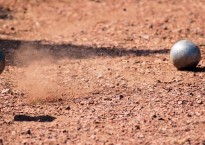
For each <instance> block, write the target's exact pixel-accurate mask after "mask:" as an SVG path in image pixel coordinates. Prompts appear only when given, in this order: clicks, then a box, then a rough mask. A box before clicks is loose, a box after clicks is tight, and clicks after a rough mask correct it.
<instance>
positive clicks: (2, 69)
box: [0, 51, 6, 74]
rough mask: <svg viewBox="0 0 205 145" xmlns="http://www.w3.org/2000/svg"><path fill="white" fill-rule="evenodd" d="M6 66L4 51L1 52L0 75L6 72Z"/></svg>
mask: <svg viewBox="0 0 205 145" xmlns="http://www.w3.org/2000/svg"><path fill="white" fill-rule="evenodd" d="M5 66H6V60H5V55H4V53H3V52H2V51H0V74H1V73H2V72H3V71H4V69H5Z"/></svg>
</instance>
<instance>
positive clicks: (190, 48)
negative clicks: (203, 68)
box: [170, 40, 201, 69]
mask: <svg viewBox="0 0 205 145" xmlns="http://www.w3.org/2000/svg"><path fill="white" fill-rule="evenodd" d="M170 58H171V61H172V63H173V65H174V66H175V67H176V68H177V69H191V68H195V67H196V66H197V64H198V63H199V61H200V59H201V52H200V49H199V47H198V46H197V45H196V44H194V43H193V42H191V41H188V40H181V41H178V42H177V43H175V44H174V45H173V47H172V48H171V52H170Z"/></svg>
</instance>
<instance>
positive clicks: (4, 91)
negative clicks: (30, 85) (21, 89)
mask: <svg viewBox="0 0 205 145" xmlns="http://www.w3.org/2000/svg"><path fill="white" fill-rule="evenodd" d="M9 92H10V89H3V90H2V91H1V94H8V93H9Z"/></svg>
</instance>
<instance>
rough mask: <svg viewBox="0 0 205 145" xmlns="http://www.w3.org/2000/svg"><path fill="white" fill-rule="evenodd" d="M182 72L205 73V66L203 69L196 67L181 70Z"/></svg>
mask: <svg viewBox="0 0 205 145" xmlns="http://www.w3.org/2000/svg"><path fill="white" fill-rule="evenodd" d="M180 71H190V72H205V66H203V67H194V68H186V69H180Z"/></svg>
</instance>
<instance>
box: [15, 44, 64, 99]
mask: <svg viewBox="0 0 205 145" xmlns="http://www.w3.org/2000/svg"><path fill="white" fill-rule="evenodd" d="M14 58H15V62H16V64H17V66H18V67H19V68H21V69H22V73H20V74H19V76H17V86H18V87H19V88H20V89H22V90H24V91H25V92H26V94H27V95H28V100H29V101H31V102H36V101H37V102H38V101H40V102H41V101H54V100H56V99H59V98H60V97H62V95H63V94H62V87H60V86H59V84H58V78H59V75H58V73H59V72H58V67H59V66H58V64H57V61H56V60H55V58H54V57H53V56H52V55H51V53H50V50H48V49H38V48H37V47H36V46H35V45H34V46H32V45H30V44H29V45H26V44H23V45H22V46H21V47H20V49H18V50H16V52H15V57H14Z"/></svg>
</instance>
